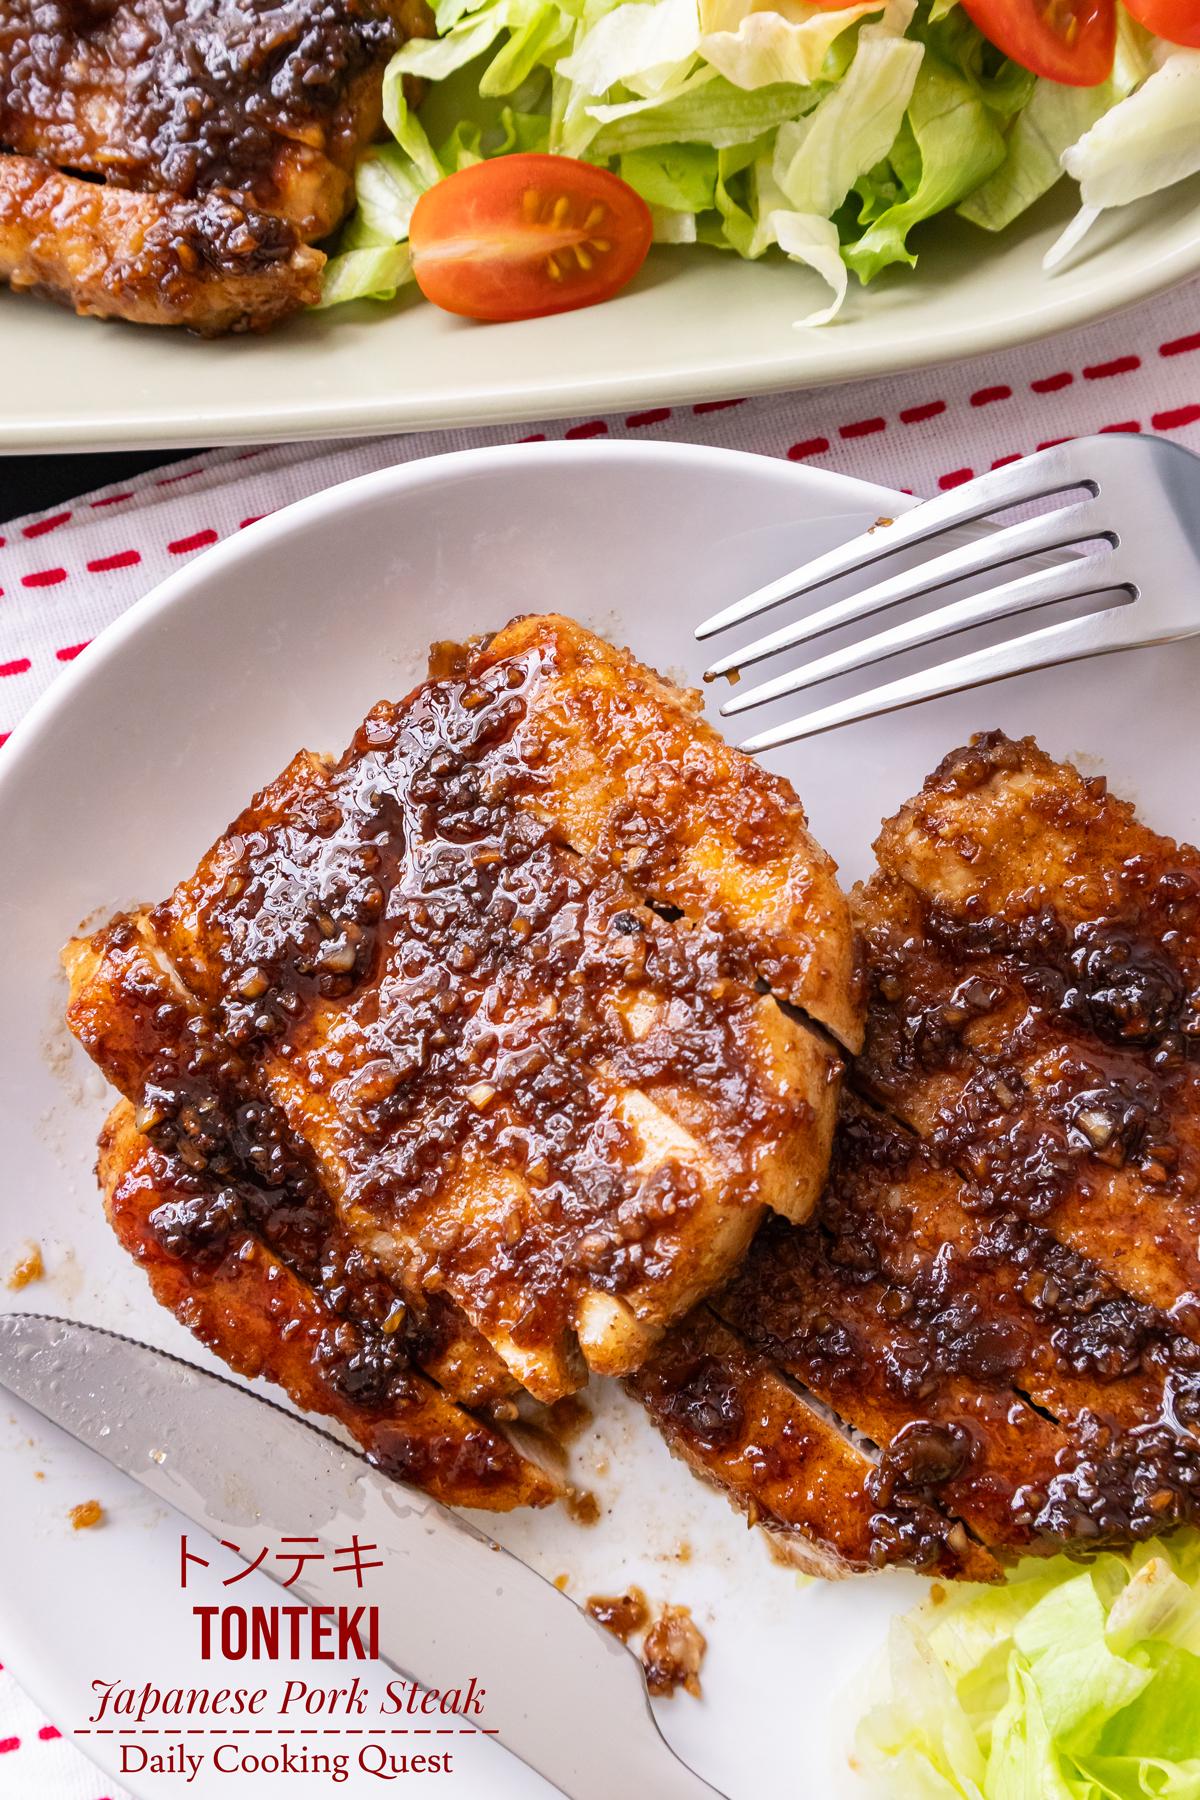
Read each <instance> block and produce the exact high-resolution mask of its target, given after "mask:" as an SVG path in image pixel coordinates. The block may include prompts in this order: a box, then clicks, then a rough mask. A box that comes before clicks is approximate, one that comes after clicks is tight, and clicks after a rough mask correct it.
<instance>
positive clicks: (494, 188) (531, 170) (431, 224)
mask: <svg viewBox="0 0 1200 1800" xmlns="http://www.w3.org/2000/svg"><path fill="white" fill-rule="evenodd" d="M652 235H653V223H652V221H651V217H650V208H649V207H648V206H647V205H646V203H645V201H644V200H643V199H642V197H641V195H640V194H636V193H635V192H634V190H633V189H632V188H631V187H630V186H629V184H628V182H625V181H622V180H621V179H620V177H619V176H617V175H610V174H609V173H608V171H607V170H606V169H596V168H593V167H592V166H591V165H590V164H589V163H581V162H576V161H575V160H574V159H573V158H572V157H567V156H539V155H536V154H533V153H532V152H530V153H523V154H521V155H517V156H498V157H497V158H496V159H495V160H494V161H493V162H482V163H475V164H474V165H473V166H472V167H471V168H469V169H460V170H459V172H458V174H457V175H449V176H447V177H446V179H445V181H439V182H438V183H437V185H436V186H434V187H431V188H430V189H429V191H428V192H427V193H424V194H422V196H421V198H420V199H419V200H418V202H417V204H416V206H415V207H414V209H413V215H412V222H411V225H410V227H409V244H410V247H411V250H412V266H413V273H414V275H415V276H416V278H417V285H418V287H419V288H420V289H421V292H422V293H423V294H424V295H425V298H426V299H427V300H432V301H433V302H434V304H435V305H436V306H441V307H444V308H445V309H446V311H447V312H452V313H459V314H460V315H462V316H464V317H466V318H468V319H487V320H501V319H537V318H542V317H544V316H545V315H546V314H547V313H558V312H569V311H570V310H571V309H572V308H573V307H577V306H594V305H595V304H596V302H597V301H598V300H607V299H608V298H609V296H610V295H612V294H615V293H616V292H617V290H618V289H619V288H623V287H624V286H625V284H626V282H627V281H629V280H631V279H632V277H633V276H634V275H636V274H637V272H638V270H639V269H640V268H641V266H642V264H643V262H644V261H645V259H646V252H647V251H648V250H649V248H650V239H651V236H652Z"/></svg>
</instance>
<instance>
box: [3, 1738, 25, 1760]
mask: <svg viewBox="0 0 1200 1800" xmlns="http://www.w3.org/2000/svg"><path fill="white" fill-rule="evenodd" d="M20 1748H21V1740H20V1738H0V1756H7V1755H8V1753H9V1751H10V1750H19V1749H20Z"/></svg>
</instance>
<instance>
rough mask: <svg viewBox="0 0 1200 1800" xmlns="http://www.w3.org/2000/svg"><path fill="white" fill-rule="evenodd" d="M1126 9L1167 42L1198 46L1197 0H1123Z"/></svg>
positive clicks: (1199, 11) (1199, 6) (1199, 17)
mask: <svg viewBox="0 0 1200 1800" xmlns="http://www.w3.org/2000/svg"><path fill="white" fill-rule="evenodd" d="M1126 11H1127V12H1131V13H1132V14H1133V16H1134V18H1135V19H1136V20H1137V21H1138V23H1139V25H1144V26H1145V27H1146V30H1147V31H1152V32H1153V33H1154V35H1155V37H1160V38H1166V40H1167V42H1168V44H1187V45H1188V46H1189V47H1190V48H1191V49H1193V50H1200V0H1126Z"/></svg>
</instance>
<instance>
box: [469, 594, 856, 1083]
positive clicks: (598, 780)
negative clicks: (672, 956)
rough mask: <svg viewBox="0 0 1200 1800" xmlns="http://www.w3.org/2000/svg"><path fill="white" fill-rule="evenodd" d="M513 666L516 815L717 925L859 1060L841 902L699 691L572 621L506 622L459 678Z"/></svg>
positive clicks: (809, 843)
mask: <svg viewBox="0 0 1200 1800" xmlns="http://www.w3.org/2000/svg"><path fill="white" fill-rule="evenodd" d="M514 659H516V660H519V661H520V664H521V666H522V667H523V668H525V669H527V671H528V676H527V682H526V688H525V698H526V707H525V713H524V716H523V718H522V719H521V721H520V723H519V725H518V726H517V728H516V730H515V731H514V732H513V734H512V739H511V744H510V750H509V758H508V777H509V780H510V782H511V783H512V784H513V791H514V793H515V794H516V795H517V796H518V797H519V800H520V803H521V804H524V805H527V806H529V807H530V808H531V809H532V810H533V811H535V812H536V813H537V815H538V816H539V817H540V818H542V819H544V820H546V822H547V823H548V824H549V825H550V826H551V827H552V828H553V829H554V830H556V831H558V832H560V833H561V834H563V836H564V837H565V838H566V840H567V841H568V842H570V843H572V844H573V845H574V846H575V848H576V849H577V850H583V851H587V852H589V853H591V854H593V855H598V856H599V857H601V858H602V859H603V860H604V861H606V862H610V863H612V864H613V865H614V866H615V867H617V868H620V869H622V870H624V871H625V873H626V874H627V875H628V876H629V878H630V879H631V881H632V882H633V883H634V884H635V885H636V886H637V888H638V889H639V890H640V891H641V892H643V893H644V894H646V895H647V897H648V898H649V899H651V900H652V901H655V902H657V903H659V904H665V905H667V906H671V907H677V908H678V909H679V910H680V911H681V912H683V913H684V914H686V915H687V916H688V917H689V918H692V919H695V920H697V921H698V922H699V921H704V922H711V923H712V924H714V925H716V926H717V928H718V929H719V930H720V931H721V932H722V933H723V934H724V936H725V938H726V940H727V941H728V942H729V944H730V946H731V948H732V949H734V950H736V952H737V954H738V957H739V960H740V961H741V963H742V965H743V967H744V968H746V969H747V970H749V971H751V972H752V973H753V974H755V975H758V976H761V977H762V978H763V979H764V980H765V981H766V982H767V983H768V984H769V985H770V987H771V990H772V992H773V993H774V994H776V996H777V997H778V998H779V999H781V1000H787V1001H789V1002H791V1003H792V1004H793V1005H794V1006H798V1007H800V1008H801V1009H802V1010H803V1011H804V1012H805V1013H807V1014H808V1016H809V1017H810V1018H812V1019H815V1020H816V1021H817V1022H818V1023H819V1024H821V1025H824V1026H826V1027H827V1029H828V1030H829V1031H831V1032H832V1033H833V1035H834V1037H836V1038H837V1039H838V1040H839V1042H841V1043H843V1044H845V1045H846V1046H847V1047H848V1048H849V1049H852V1050H853V1049H857V1048H858V1046H859V1044H860V1043H861V1041H862V1013H861V994H860V982H859V977H858V971H857V968H856V963H855V944H854V933H853V930H852V929H851V925H850V919H849V914H848V910H847V906H846V900H845V896H844V895H843V894H842V892H841V889H840V888H839V887H838V885H837V870H836V866H835V864H834V863H833V861H832V859H831V858H830V857H829V856H827V855H826V853H825V851H823V850H822V849H821V848H820V846H819V845H818V844H817V843H815V842H814V840H813V838H812V837H811V836H810V834H809V830H808V821H807V820H806V818H805V816H804V809H803V807H802V806H801V804H800V801H799V800H798V799H797V797H796V794H795V792H794V790H793V789H792V788H791V787H790V786H789V784H788V783H787V782H786V781H783V780H782V779H781V778H780V777H778V776H776V775H770V774H768V773H767V771H766V770H765V769H763V768H762V767H761V766H760V765H759V764H758V763H756V762H754V761H753V759H752V758H750V757H748V756H743V755H742V753H741V752H740V751H738V750H735V749H734V748H733V747H732V745H730V744H728V743H727V742H726V741H725V739H724V738H722V737H719V736H718V735H717V733H716V732H715V731H714V730H713V729H712V727H711V726H710V725H708V724H706V723H705V721H704V720H703V718H702V717H701V716H700V705H701V701H700V696H699V695H698V694H696V693H695V692H691V693H689V692H687V691H685V690H684V689H681V688H677V687H675V686H673V685H672V684H670V683H668V682H666V681H664V680H663V679H662V677H661V676H659V675H657V674H655V672H654V671H653V670H652V669H648V668H646V667H645V666H644V665H642V664H640V663H638V662H636V661H635V660H634V658H633V657H632V656H631V655H630V653H629V652H628V651H627V650H613V649H612V647H611V646H610V645H608V644H604V643H602V642H601V641H600V640H599V639H598V638H595V637H593V636H592V634H591V633H590V632H587V631H584V630H583V629H582V628H581V627H580V626H578V625H576V624H575V623H574V622H573V621H572V620H570V619H564V618H561V617H558V616H554V615H551V616H550V617H530V618H524V619H516V620H514V621H513V623H512V624H511V625H509V626H507V627H506V628H505V629H504V630H503V631H501V632H498V633H497V634H496V636H495V637H493V638H491V639H490V640H488V641H487V642H485V643H484V644H483V645H482V647H480V648H479V649H477V650H475V651H474V652H473V653H471V654H468V655H467V656H466V657H465V659H464V661H463V664H462V667H463V673H464V674H465V675H467V676H470V675H475V676H477V677H479V678H481V679H483V678H485V677H486V675H487V672H488V671H490V670H491V669H493V668H494V667H496V666H497V665H498V664H500V663H502V662H505V661H510V660H514Z"/></svg>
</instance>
